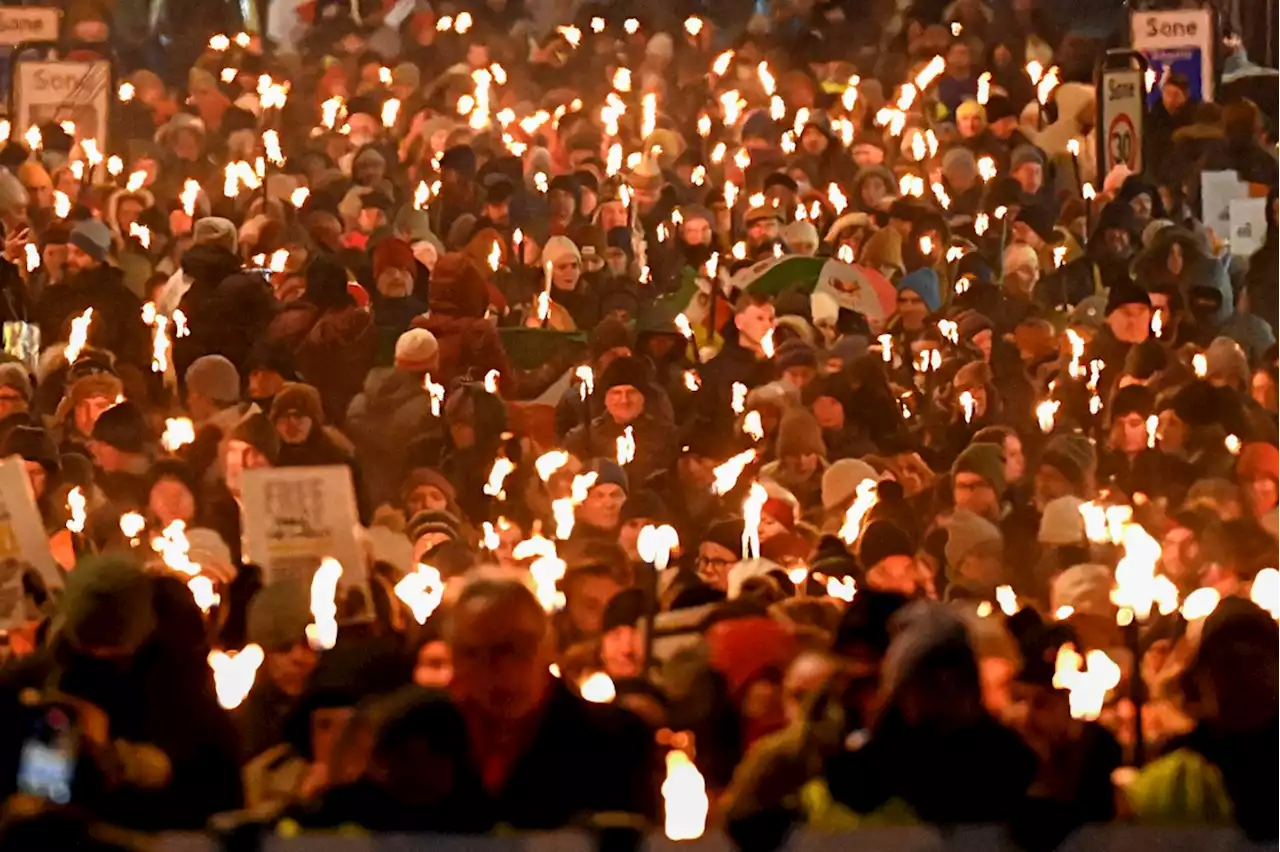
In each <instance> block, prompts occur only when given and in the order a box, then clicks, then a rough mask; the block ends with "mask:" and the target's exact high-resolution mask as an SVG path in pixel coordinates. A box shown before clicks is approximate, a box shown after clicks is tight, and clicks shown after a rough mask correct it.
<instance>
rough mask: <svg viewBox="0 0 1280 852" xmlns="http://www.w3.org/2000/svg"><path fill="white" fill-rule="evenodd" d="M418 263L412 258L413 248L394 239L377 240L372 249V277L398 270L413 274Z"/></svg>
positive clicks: (375, 277) (375, 278) (376, 277)
mask: <svg viewBox="0 0 1280 852" xmlns="http://www.w3.org/2000/svg"><path fill="white" fill-rule="evenodd" d="M417 263H418V261H417V260H416V259H415V258H414V256H413V246H411V245H409V244H408V243H406V242H405V241H404V240H401V239H397V238H396V237H385V238H383V239H381V240H378V244H377V245H376V246H374V249H373V277H374V280H377V279H378V278H381V277H382V273H383V272H386V271H387V270H388V269H399V270H402V271H404V272H408V273H409V274H410V275H412V274H413V272H414V270H415V267H416V266H417Z"/></svg>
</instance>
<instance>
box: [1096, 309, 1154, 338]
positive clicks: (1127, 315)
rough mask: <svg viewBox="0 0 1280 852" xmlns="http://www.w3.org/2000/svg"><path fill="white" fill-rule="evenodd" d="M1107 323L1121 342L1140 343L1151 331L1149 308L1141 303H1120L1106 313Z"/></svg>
mask: <svg viewBox="0 0 1280 852" xmlns="http://www.w3.org/2000/svg"><path fill="white" fill-rule="evenodd" d="M1107 325H1109V326H1110V327H1111V333H1112V334H1114V335H1115V336H1116V339H1117V340H1119V341H1120V342H1121V343H1141V342H1143V341H1144V340H1146V339H1147V336H1148V335H1149V334H1150V333H1151V308H1149V307H1147V306H1146V305H1144V304H1141V303H1134V304H1130V305H1121V306H1120V307H1118V308H1116V309H1115V310H1114V311H1112V312H1111V313H1109V314H1107Z"/></svg>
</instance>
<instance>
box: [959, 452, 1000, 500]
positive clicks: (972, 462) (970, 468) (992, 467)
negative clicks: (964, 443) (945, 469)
mask: <svg viewBox="0 0 1280 852" xmlns="http://www.w3.org/2000/svg"><path fill="white" fill-rule="evenodd" d="M959 473H976V474H977V475H978V476H981V477H982V478H983V479H985V480H986V481H987V483H988V484H989V485H990V486H991V488H992V490H993V491H995V492H996V496H997V497H998V496H1000V495H1001V494H1004V491H1005V489H1006V488H1007V487H1008V482H1006V481H1005V478H1004V447H1002V446H1000V445H998V444H970V445H969V446H968V447H966V448H965V450H964V452H962V453H961V454H960V455H959V456H957V457H956V460H955V463H954V464H952V465H951V477H952V479H954V478H955V476H956V474H959Z"/></svg>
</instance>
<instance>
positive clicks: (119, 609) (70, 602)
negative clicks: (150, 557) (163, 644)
mask: <svg viewBox="0 0 1280 852" xmlns="http://www.w3.org/2000/svg"><path fill="white" fill-rule="evenodd" d="M66 583H67V585H66V589H65V590H64V591H63V595H62V619H63V622H62V630H63V634H64V635H65V636H66V637H67V639H69V640H70V641H71V643H72V644H73V645H75V646H76V647H78V648H80V649H81V650H95V649H99V648H102V649H105V648H113V649H118V650H127V651H129V652H132V651H135V650H137V649H138V648H139V647H140V646H141V645H142V644H143V643H144V642H145V641H146V640H147V638H148V637H149V636H150V635H151V633H152V631H153V630H154V629H155V626H156V614H155V605H154V602H153V600H154V598H153V586H152V580H151V578H150V577H148V576H147V575H146V574H144V573H143V572H142V569H140V568H139V567H138V565H137V564H136V563H134V562H133V561H132V560H130V559H127V558H125V557H122V556H97V557H91V558H89V559H85V560H84V561H82V562H80V563H79V564H78V565H77V566H76V570H74V571H72V572H71V573H70V574H69V575H68V576H67V581H66Z"/></svg>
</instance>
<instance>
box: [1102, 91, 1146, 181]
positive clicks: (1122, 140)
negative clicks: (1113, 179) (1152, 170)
mask: <svg viewBox="0 0 1280 852" xmlns="http://www.w3.org/2000/svg"><path fill="white" fill-rule="evenodd" d="M1145 94H1146V92H1145V90H1144V86H1143V81H1142V72H1141V71H1139V70H1138V69H1136V68H1121V69H1113V70H1108V71H1103V72H1102V98H1101V100H1100V101H1099V103H1098V110H1099V117H1098V127H1099V128H1100V130H1101V132H1102V133H1103V134H1104V135H1103V137H1102V138H1103V141H1104V143H1105V144H1104V146H1103V150H1102V165H1103V168H1102V174H1101V175H1100V177H1105V176H1106V175H1108V174H1110V173H1111V170H1112V169H1113V168H1115V167H1116V166H1118V165H1125V166H1128V167H1129V170H1130V171H1132V172H1135V173H1136V172H1140V171H1142V141H1143V114H1144V113H1143V98H1144V97H1145Z"/></svg>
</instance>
